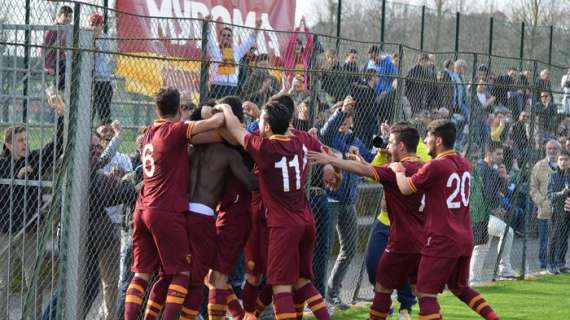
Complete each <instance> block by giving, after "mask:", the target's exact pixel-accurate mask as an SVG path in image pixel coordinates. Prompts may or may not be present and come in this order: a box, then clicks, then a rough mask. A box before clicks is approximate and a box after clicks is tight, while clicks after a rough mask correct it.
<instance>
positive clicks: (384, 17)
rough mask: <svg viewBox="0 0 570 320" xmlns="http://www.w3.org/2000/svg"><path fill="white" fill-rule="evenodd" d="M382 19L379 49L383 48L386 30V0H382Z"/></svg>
mask: <svg viewBox="0 0 570 320" xmlns="http://www.w3.org/2000/svg"><path fill="white" fill-rule="evenodd" d="M381 19H382V21H380V50H384V32H385V31H386V0H382V16H381Z"/></svg>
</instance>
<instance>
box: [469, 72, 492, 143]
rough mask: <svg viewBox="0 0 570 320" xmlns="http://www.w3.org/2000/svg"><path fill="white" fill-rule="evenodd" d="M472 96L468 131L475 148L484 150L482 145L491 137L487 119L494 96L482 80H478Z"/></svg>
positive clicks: (488, 118) (489, 115)
mask: <svg viewBox="0 0 570 320" xmlns="http://www.w3.org/2000/svg"><path fill="white" fill-rule="evenodd" d="M475 95H476V96H474V97H471V108H473V113H472V114H473V118H472V119H471V123H470V126H471V127H470V132H471V133H472V135H471V136H472V137H473V141H472V144H474V146H475V148H476V149H478V150H480V151H484V150H483V149H484V146H485V145H486V144H487V143H488V142H489V140H490V139H491V130H490V128H489V123H488V121H489V120H490V118H491V112H492V110H493V105H494V103H495V97H493V96H491V95H490V94H489V91H488V90H487V84H486V83H485V82H484V81H483V80H479V83H478V84H477V88H476V90H475Z"/></svg>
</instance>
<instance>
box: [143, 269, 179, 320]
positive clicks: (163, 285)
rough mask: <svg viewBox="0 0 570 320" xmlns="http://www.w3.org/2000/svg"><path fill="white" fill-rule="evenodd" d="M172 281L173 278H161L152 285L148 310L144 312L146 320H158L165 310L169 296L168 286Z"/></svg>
mask: <svg viewBox="0 0 570 320" xmlns="http://www.w3.org/2000/svg"><path fill="white" fill-rule="evenodd" d="M171 281H172V277H171V276H164V275H162V276H159V277H158V279H157V280H156V281H155V282H154V284H153V285H152V288H151V289H150V294H149V296H148V300H147V302H146V308H145V311H144V320H154V319H158V315H159V314H160V312H161V311H162V309H163V308H164V301H165V300H166V295H167V294H168V286H169V285H170V282H171Z"/></svg>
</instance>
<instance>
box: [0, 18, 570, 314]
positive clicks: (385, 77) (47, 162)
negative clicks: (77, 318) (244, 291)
mask: <svg viewBox="0 0 570 320" xmlns="http://www.w3.org/2000/svg"><path fill="white" fill-rule="evenodd" d="M70 10H71V8H69V7H62V9H61V10H60V11H59V12H58V16H57V19H56V23H58V24H68V23H69V22H70V17H71V15H72V11H70ZM89 23H90V25H91V27H92V28H93V30H94V31H95V32H96V33H97V34H98V35H99V37H98V39H97V40H96V48H97V49H98V50H105V48H107V46H108V43H107V42H106V40H105V35H104V34H103V33H102V29H101V24H102V17H101V16H99V15H93V16H92V17H91V18H90V20H89ZM259 27H260V23H259V22H258V23H257V24H256V30H254V31H253V32H252V33H251V35H250V36H249V37H247V38H244V41H243V42H242V43H238V44H236V42H235V41H234V40H233V32H234V30H233V29H232V28H229V27H224V28H222V29H221V30H220V31H219V33H218V34H217V35H215V34H214V32H215V31H214V30H216V28H214V27H213V28H211V29H210V33H209V34H208V40H209V41H208V47H207V50H208V54H209V56H210V59H211V60H212V61H213V63H212V64H211V66H210V72H209V74H210V77H209V93H208V96H207V97H203V99H202V100H204V101H206V100H208V99H217V98H220V97H223V96H227V95H239V96H240V97H241V98H243V100H244V101H246V102H245V103H244V105H243V108H244V114H245V115H246V117H247V125H248V126H249V127H251V128H254V127H255V126H256V120H257V118H258V117H259V115H260V112H259V109H260V107H261V105H263V104H264V103H265V102H266V101H268V99H269V98H270V97H272V96H274V95H276V94H278V93H286V94H289V95H290V96H291V97H292V98H293V100H294V102H295V114H294V121H293V124H294V126H295V127H296V128H298V129H301V130H305V131H308V132H309V133H311V134H313V135H315V136H317V137H318V138H319V139H320V140H321V141H322V142H323V143H324V144H326V145H328V146H329V147H331V148H332V149H334V150H336V151H338V152H339V153H342V154H344V155H346V154H356V155H358V156H359V157H361V158H362V159H363V161H366V162H372V161H373V159H374V158H375V156H376V155H377V152H378V151H379V150H381V149H382V148H383V145H382V141H383V139H382V137H383V136H384V138H385V132H383V131H384V130H383V129H382V128H383V127H385V126H386V125H389V124H391V123H394V122H395V121H396V119H406V120H408V121H410V122H412V123H413V124H415V125H416V126H417V127H418V129H419V131H420V134H421V137H422V139H423V137H425V127H426V125H427V123H429V122H430V121H432V120H436V119H441V118H447V119H451V120H452V121H454V122H455V124H456V125H457V127H458V128H459V130H458V139H457V145H456V146H455V147H456V149H457V150H459V151H461V152H463V153H466V154H467V155H468V156H469V157H470V158H471V159H472V160H473V162H474V163H477V165H476V166H475V165H474V167H475V169H474V172H475V173H476V174H475V176H476V182H475V183H473V185H472V189H473V188H478V189H477V190H476V191H475V192H479V193H480V198H481V199H480V201H481V206H480V207H478V209H479V210H480V211H483V212H484V214H483V215H486V218H485V219H483V222H482V223H481V224H475V228H474V233H475V238H476V239H478V241H476V246H475V249H474V253H473V261H472V264H471V276H472V278H471V279H470V280H471V281H474V282H476V281H481V280H483V278H484V271H483V268H484V267H485V266H486V265H487V264H486V256H487V253H488V252H489V248H490V244H491V240H492V238H493V237H496V238H498V239H499V245H498V247H497V250H498V252H499V254H500V257H499V259H500V263H499V276H500V277H504V278H513V277H516V276H518V274H517V272H516V271H515V270H514V268H513V266H512V265H511V260H512V257H511V254H512V252H513V246H514V242H515V241H516V236H517V235H520V234H521V232H523V230H525V228H524V227H525V223H526V224H528V225H527V226H526V227H528V230H531V233H532V232H533V231H532V230H534V229H533V228H532V225H533V224H534V225H535V226H536V228H535V229H536V232H537V234H538V239H539V241H538V242H539V248H538V251H539V252H538V254H537V255H538V257H539V258H538V260H539V261H537V263H538V264H539V265H540V268H541V269H543V270H544V272H545V273H552V274H557V273H560V272H566V271H567V268H566V262H565V256H566V252H567V246H568V245H567V241H568V232H569V230H570V214H568V213H567V212H568V211H567V208H570V203H567V202H566V200H565V199H566V195H567V194H569V193H570V182H569V181H570V174H569V173H568V172H569V171H568V170H569V166H570V160H569V158H568V152H569V151H570V139H568V138H570V70H569V72H568V74H566V75H564V76H563V77H562V79H561V83H560V88H559V89H560V91H562V93H563V94H562V100H561V101H562V112H558V108H557V105H555V104H554V99H553V86H552V83H551V79H550V72H549V70H548V69H545V70H543V71H542V72H540V77H539V79H538V80H537V81H535V82H533V80H532V79H531V75H530V72H528V71H525V70H521V71H519V70H517V69H515V68H508V69H507V70H506V72H505V73H504V74H503V73H499V74H497V73H496V72H495V71H494V70H493V69H491V68H489V66H487V65H480V66H478V67H477V69H476V70H469V66H468V64H467V63H466V61H464V60H462V59H458V60H455V61H453V60H450V59H448V60H445V61H444V62H443V63H442V64H441V66H438V64H437V60H436V56H434V55H431V54H425V53H421V54H418V56H417V63H416V64H415V65H414V66H413V67H411V68H410V69H409V70H399V68H400V67H401V66H402V64H401V62H400V60H399V59H400V57H399V56H398V55H397V54H391V53H388V52H383V51H382V50H381V48H380V47H379V46H376V45H373V46H371V47H370V48H369V49H368V51H367V54H368V59H367V60H366V61H365V62H364V63H362V64H360V60H359V54H360V53H359V51H358V50H357V49H356V48H349V49H347V50H345V52H346V53H345V56H344V58H341V57H340V56H339V52H337V51H336V50H334V49H328V50H323V49H322V48H321V47H319V46H317V44H316V43H315V42H314V39H313V36H312V34H311V33H310V32H309V30H308V29H307V28H306V26H305V24H304V22H303V23H302V24H301V26H299V28H297V29H296V30H295V31H296V32H294V33H292V36H291V38H290V39H289V41H288V45H287V48H286V49H285V51H284V55H283V58H282V59H281V60H280V61H278V59H276V58H275V57H271V56H269V55H267V54H265V53H261V54H258V53H257V47H256V40H257V36H258V31H257V30H258V29H259ZM63 37H64V35H63V34H58V33H57V32H51V33H48V34H47V35H46V44H47V45H54V44H55V43H56V42H58V41H59V42H61V41H65V39H62V38H63ZM302 38H304V39H302ZM64 54H65V53H64V52H63V51H60V52H58V51H56V50H49V49H46V53H45V55H46V65H45V70H46V73H47V74H48V75H54V78H55V82H56V85H57V87H58V88H59V89H60V90H61V89H62V88H63V86H64V85H65V83H64V78H65V77H64V76H63V74H64V73H65V64H61V63H60V62H61V61H63V60H64V58H65V56H64ZM62 55H63V56H62ZM95 60H96V63H95V70H94V80H95V81H94V97H93V109H94V111H95V112H96V113H97V115H98V119H97V121H99V123H100V124H99V125H98V126H97V128H96V130H95V131H94V132H93V135H92V139H91V145H90V147H89V150H90V155H91V157H90V159H91V171H90V188H89V212H88V213H87V214H88V215H89V224H88V230H87V236H88V239H89V240H88V248H87V250H88V252H89V254H88V256H89V259H88V261H87V262H86V265H85V268H86V271H85V272H86V274H88V276H89V280H88V287H87V289H86V290H87V292H88V294H87V295H85V296H83V300H82V309H83V310H85V312H88V311H89V309H90V308H91V305H92V303H93V301H94V300H95V297H96V296H97V294H98V293H99V292H101V295H102V297H103V301H104V306H105V308H104V310H103V311H102V315H103V317H104V318H106V319H115V317H118V318H121V317H122V314H123V312H122V310H121V308H122V306H123V303H122V302H123V300H122V299H124V294H125V291H126V286H127V285H128V283H129V281H130V271H129V265H130V253H129V252H130V244H129V243H128V240H127V239H130V236H129V235H128V234H129V232H130V218H129V217H130V213H131V212H132V207H133V204H134V201H135V198H136V190H137V187H139V183H140V181H141V160H140V151H141V148H142V146H141V145H140V141H141V137H142V135H143V134H144V131H140V132H138V133H137V135H136V141H122V140H123V136H124V130H123V129H122V128H121V125H120V123H118V122H116V121H112V120H111V119H112V117H111V114H112V111H113V110H112V109H111V101H112V98H113V86H112V81H111V78H112V77H111V75H112V62H111V61H109V59H108V57H106V56H105V55H103V54H96V55H95ZM276 61H278V62H276ZM341 61H342V62H341ZM280 68H284V71H282V70H281V69H280ZM470 74H474V77H473V79H471V78H470V76H469V75H470ZM557 89H558V88H557ZM54 99H56V98H54V97H50V105H51V106H52V107H53V108H54V109H56V110H58V112H61V109H62V108H63V106H62V103H61V102H60V101H55V100H54ZM196 110H199V112H203V111H204V109H203V108H197V107H196V106H195V105H194V104H193V103H192V102H190V100H188V101H184V102H183V104H182V105H181V112H182V113H183V118H185V119H190V116H191V114H192V112H196ZM531 120H532V121H531ZM60 122H62V121H61V117H60V118H58V130H57V135H56V141H55V142H54V143H51V144H47V145H46V146H45V147H44V148H43V149H42V150H41V151H28V150H27V145H25V142H23V143H24V145H20V146H18V143H20V142H19V141H20V138H21V139H23V140H26V138H25V135H26V131H25V130H23V129H22V128H20V127H11V128H9V129H7V131H6V133H5V135H4V153H3V155H2V158H1V159H0V173H1V174H2V177H1V178H15V179H39V176H40V175H41V174H43V171H42V170H47V171H49V169H50V168H51V169H52V170H53V168H54V166H56V164H55V162H56V160H55V159H57V157H58V156H59V155H60V154H61V149H59V148H58V146H61V145H63V143H62V141H60V139H62V134H63V133H62V131H61V130H63V129H61V128H60V126H61V124H60ZM22 136H24V137H22ZM125 143H129V144H135V146H136V148H135V149H136V152H135V153H134V154H132V155H128V154H122V153H119V152H118V149H119V147H120V145H121V144H125ZM22 150H24V151H22ZM533 150H534V151H535V152H534V153H532V152H531V151H533ZM536 155H541V156H544V159H542V160H539V159H537V156H536ZM42 157H43V158H42ZM24 160H25V161H24ZM40 164H41V166H40ZM38 166H39V167H38ZM318 170H319V168H318V167H316V168H315V170H314V171H316V172H318ZM527 172H530V174H527ZM313 176H314V177H315V178H314V179H311V188H310V197H309V198H310V202H311V206H312V208H313V211H314V213H315V216H316V221H317V230H318V234H317V242H316V248H315V263H314V266H315V277H316V280H315V282H316V283H315V285H316V287H317V288H318V289H319V290H320V291H321V293H322V294H323V296H326V298H327V300H328V302H329V303H331V304H334V305H337V306H343V305H345V303H344V302H343V301H342V300H341V297H340V291H341V288H342V283H343V280H344V278H345V277H346V274H347V271H348V266H349V265H350V264H351V261H352V260H353V258H354V257H355V255H356V253H357V247H358V240H359V232H360V231H359V230H361V228H360V226H359V222H358V217H359V216H360V215H361V214H360V213H359V210H360V208H359V206H358V205H357V204H358V202H359V200H358V199H359V185H361V184H364V183H367V181H364V180H362V179H361V178H358V177H356V176H354V175H352V174H349V173H343V179H342V184H341V186H340V188H339V189H338V190H336V191H334V192H332V191H330V190H326V189H325V188H324V186H323V185H322V182H321V181H320V179H319V178H318V176H319V175H318V174H313ZM527 176H528V177H529V178H528V179H527ZM2 188H4V186H2ZM33 188H36V187H33V186H18V187H17V188H15V189H14V190H13V191H12V192H13V194H14V201H22V200H21V199H24V198H23V196H22V197H20V194H24V193H29V194H38V195H39V194H41V191H39V190H37V189H33ZM6 192H8V191H6ZM525 195H530V197H531V199H532V201H527V200H526V197H525ZM27 199H28V200H27V201H29V204H28V205H24V204H21V203H19V202H13V208H15V210H14V209H7V208H5V210H2V211H1V212H3V214H4V215H5V214H8V213H9V214H11V215H12V217H4V216H2V217H1V218H0V226H1V227H2V228H1V231H2V233H1V234H0V236H2V237H3V238H2V239H6V237H8V233H10V234H11V235H12V234H15V233H18V232H20V233H29V232H33V230H28V229H26V226H25V222H26V221H28V223H29V221H34V219H36V221H41V218H40V217H39V216H38V214H36V212H39V210H37V208H36V207H37V206H38V205H39V204H41V203H42V201H41V200H40V199H37V198H33V197H27ZM374 205H377V204H374ZM24 208H27V209H26V212H23V211H22V210H24ZM377 209H378V210H379V209H380V207H379V205H377ZM474 211H475V212H474V213H473V214H474V215H476V214H480V213H481V212H478V210H474ZM31 213H33V214H31ZM525 214H528V215H532V219H531V218H530V217H528V218H527V217H525ZM24 216H25V217H26V218H22V217H24ZM379 219H380V218H379ZM7 221H12V222H11V224H10V226H8V224H7ZM379 221H380V220H379ZM375 223H376V219H375ZM10 228H11V229H10ZM9 229H10V230H9ZM386 232H388V231H386ZM335 234H336V235H337V237H335ZM27 237H28V238H29V237H32V238H33V237H34V235H33V234H32V233H30V234H29V235H28V236H27ZM335 238H338V241H339V252H338V255H337V257H336V261H335V262H334V266H333V267H332V271H331V274H330V276H329V275H328V270H329V267H328V263H329V261H328V260H329V256H330V254H331V253H332V247H333V246H332V243H333V241H334V240H335ZM2 242H3V243H5V242H6V241H4V240H3V241H2ZM12 243H13V244H14V245H15V246H18V245H20V244H18V243H17V242H12ZM373 245H374V244H371V245H369V247H374V246H373ZM26 250H28V249H26ZM29 250H31V251H30V252H35V251H36V250H38V251H41V250H40V249H38V248H35V247H34V248H31V249H29ZM20 258H21V259H22V261H24V263H23V264H24V265H25V266H27V267H30V268H32V271H33V266H34V263H32V262H26V260H25V259H26V256H22V257H20ZM5 260H6V259H4V257H3V256H2V255H0V264H2V266H4V265H5V264H6V263H7V262H6V261H5ZM0 269H1V270H3V271H2V273H1V274H0V276H1V277H2V278H0V290H2V291H0V293H1V294H2V295H4V294H7V292H8V283H7V282H6V281H7V279H8V278H9V277H8V276H7V275H5V272H4V270H8V269H9V268H7V267H2V268H0ZM32 271H30V270H26V271H25V273H26V277H25V278H26V279H25V280H26V281H28V278H29V277H30V275H29V274H30V273H31V272H32ZM371 279H372V280H371V281H372V282H374V281H373V279H374V278H373V276H372V278H371ZM236 292H239V290H236ZM406 292H407V291H406V290H405V289H404V292H403V293H402V295H403V296H404V298H403V300H405V301H408V304H409V305H410V306H409V307H410V308H411V305H412V304H413V303H414V302H413V296H412V297H411V298H409V297H408V298H406V297H405V295H406ZM409 295H411V292H410V294H409ZM54 296H55V295H54ZM49 305H50V306H55V305H56V303H55V302H54V303H50V304H49ZM5 306H6V304H5V303H0V317H3V316H4V315H5V314H6V312H7V310H3V309H2V307H5ZM54 312H56V310H55V308H54V307H52V308H51V309H48V310H46V312H45V314H44V316H47V315H49V314H53V313H54ZM6 318H7V317H6Z"/></svg>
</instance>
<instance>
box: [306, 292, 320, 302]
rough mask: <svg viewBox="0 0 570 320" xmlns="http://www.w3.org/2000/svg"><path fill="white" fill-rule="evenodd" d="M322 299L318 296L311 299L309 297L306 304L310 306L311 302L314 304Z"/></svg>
mask: <svg viewBox="0 0 570 320" xmlns="http://www.w3.org/2000/svg"><path fill="white" fill-rule="evenodd" d="M322 298H323V297H322V296H321V295H320V294H317V295H314V296H312V297H310V298H309V299H307V304H311V303H312V302H315V301H317V300H319V299H322Z"/></svg>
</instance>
